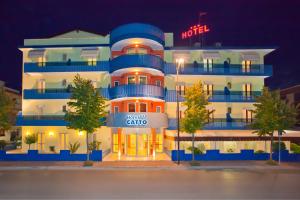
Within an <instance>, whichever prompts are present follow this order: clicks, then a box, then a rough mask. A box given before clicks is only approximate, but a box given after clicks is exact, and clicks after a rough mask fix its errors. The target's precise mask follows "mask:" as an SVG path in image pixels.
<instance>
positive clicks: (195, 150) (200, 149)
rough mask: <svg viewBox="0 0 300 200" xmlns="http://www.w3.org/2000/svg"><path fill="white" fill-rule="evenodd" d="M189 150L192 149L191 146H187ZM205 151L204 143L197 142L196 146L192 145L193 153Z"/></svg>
mask: <svg viewBox="0 0 300 200" xmlns="http://www.w3.org/2000/svg"><path fill="white" fill-rule="evenodd" d="M187 149H188V150H189V151H191V152H192V151H193V147H192V146H190V147H188V148H187ZM204 153H205V146H204V144H199V145H198V147H194V154H195V155H197V154H204Z"/></svg>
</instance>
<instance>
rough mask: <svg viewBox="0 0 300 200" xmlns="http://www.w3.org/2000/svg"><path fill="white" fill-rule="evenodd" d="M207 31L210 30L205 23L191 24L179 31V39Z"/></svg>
mask: <svg viewBox="0 0 300 200" xmlns="http://www.w3.org/2000/svg"><path fill="white" fill-rule="evenodd" d="M209 31H210V29H209V28H208V26H207V25H200V24H198V25H194V26H191V27H190V29H189V30H187V31H184V32H182V33H181V39H186V38H190V37H193V36H196V35H200V34H203V33H207V32H209Z"/></svg>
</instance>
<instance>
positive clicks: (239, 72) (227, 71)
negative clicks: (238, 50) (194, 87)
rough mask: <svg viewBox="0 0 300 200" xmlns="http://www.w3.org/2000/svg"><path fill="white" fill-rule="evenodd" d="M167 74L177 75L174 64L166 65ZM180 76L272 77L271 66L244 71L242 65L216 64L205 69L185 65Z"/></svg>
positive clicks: (261, 66) (202, 66)
mask: <svg viewBox="0 0 300 200" xmlns="http://www.w3.org/2000/svg"><path fill="white" fill-rule="evenodd" d="M164 69H165V74H176V66H175V64H174V63H166V64H165V68H164ZM179 74H187V75H193V74H196V75H236V76H272V66H271V65H263V64H262V65H251V67H250V68H249V69H247V70H246V69H244V68H243V67H242V65H234V64H233V65H229V66H227V67H226V66H225V65H224V64H215V65H213V66H212V67H211V68H209V67H204V65H203V64H185V65H184V68H182V69H181V70H180V72H179Z"/></svg>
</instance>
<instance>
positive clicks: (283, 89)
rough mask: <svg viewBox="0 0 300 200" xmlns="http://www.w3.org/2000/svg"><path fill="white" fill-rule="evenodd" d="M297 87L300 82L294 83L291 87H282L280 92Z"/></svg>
mask: <svg viewBox="0 0 300 200" xmlns="http://www.w3.org/2000/svg"><path fill="white" fill-rule="evenodd" d="M296 87H300V84H297V85H293V86H290V87H286V88H283V89H280V92H282V91H286V90H290V89H293V88H296Z"/></svg>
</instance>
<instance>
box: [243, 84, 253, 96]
mask: <svg viewBox="0 0 300 200" xmlns="http://www.w3.org/2000/svg"><path fill="white" fill-rule="evenodd" d="M251 93H252V85H251V83H245V84H243V96H244V97H250V96H251Z"/></svg>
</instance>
